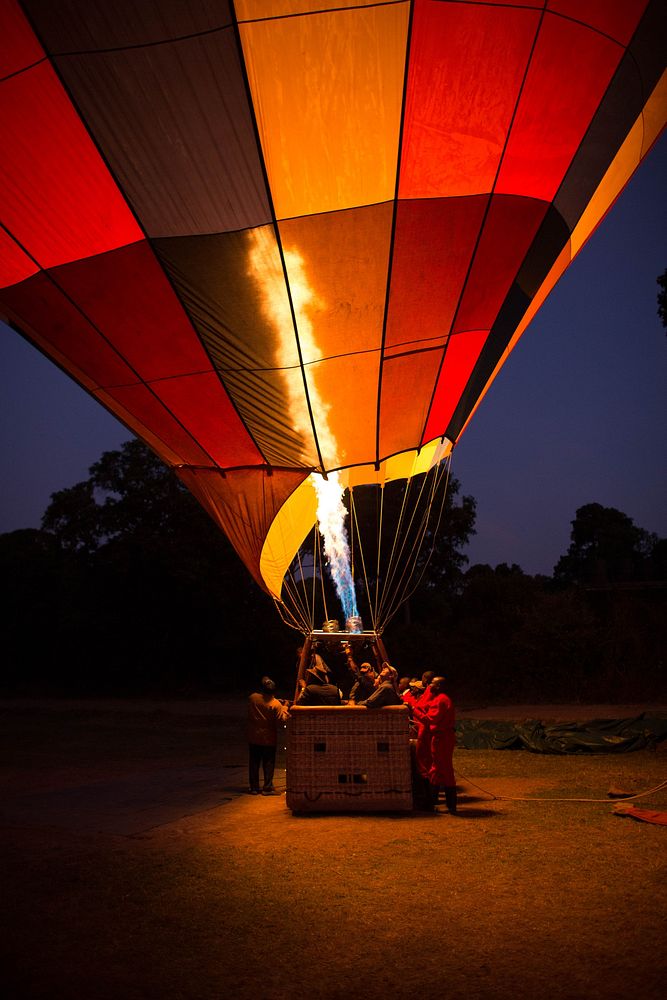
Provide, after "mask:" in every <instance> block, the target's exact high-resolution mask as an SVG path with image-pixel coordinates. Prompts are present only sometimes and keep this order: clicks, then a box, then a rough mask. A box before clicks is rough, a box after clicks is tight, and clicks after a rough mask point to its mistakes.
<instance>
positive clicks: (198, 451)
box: [96, 383, 212, 465]
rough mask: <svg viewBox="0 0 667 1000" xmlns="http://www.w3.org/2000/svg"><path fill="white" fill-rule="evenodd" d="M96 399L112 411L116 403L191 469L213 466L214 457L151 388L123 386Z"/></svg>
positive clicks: (103, 391) (102, 391) (110, 390)
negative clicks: (195, 439) (191, 466)
mask: <svg viewBox="0 0 667 1000" xmlns="http://www.w3.org/2000/svg"><path fill="white" fill-rule="evenodd" d="M96 395H97V396H98V398H99V399H101V400H102V402H103V403H104V404H105V406H108V407H109V409H111V410H114V409H115V403H116V402H118V403H119V404H120V406H121V407H122V408H123V409H124V410H126V411H127V412H128V413H130V414H131V415H132V416H134V417H136V418H137V419H138V420H140V421H141V423H142V424H145V425H146V427H149V428H150V429H151V430H152V431H153V433H154V434H155V435H156V436H157V437H158V438H160V439H161V440H162V441H164V442H165V444H166V445H167V447H169V448H170V449H171V450H172V451H173V452H175V453H176V454H177V455H178V456H179V459H180V461H181V462H184V463H185V464H188V465H190V464H192V465H211V464H212V463H211V458H210V456H209V455H208V454H207V453H206V452H205V451H204V450H203V449H202V448H200V447H199V446H198V444H197V443H196V442H195V441H194V440H193V439H192V437H191V436H190V434H188V432H187V431H186V430H184V428H183V427H181V426H180V424H179V423H178V421H177V420H175V419H174V417H173V416H172V415H171V413H169V411H168V410H167V409H165V407H164V406H163V405H162V403H161V402H160V400H159V399H156V398H155V396H154V395H153V393H152V392H151V391H150V389H149V388H148V387H147V386H145V385H142V384H141V383H140V384H138V385H127V386H120V387H117V388H114V389H108V390H100V391H99V392H98V393H96Z"/></svg>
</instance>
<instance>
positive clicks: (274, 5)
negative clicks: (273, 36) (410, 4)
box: [234, 0, 398, 21]
mask: <svg viewBox="0 0 667 1000" xmlns="http://www.w3.org/2000/svg"><path fill="white" fill-rule="evenodd" d="M396 2H398V0H396ZM376 3H377V0H335V3H332V2H331V0H236V2H235V4H234V7H235V9H236V16H237V18H238V20H239V21H252V20H253V19H255V18H257V19H260V18H265V17H286V16H289V15H290V14H311V13H313V12H314V11H318V10H330V9H331V8H332V7H336V8H341V7H370V6H371V5H373V4H376Z"/></svg>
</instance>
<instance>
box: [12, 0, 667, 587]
mask: <svg viewBox="0 0 667 1000" xmlns="http://www.w3.org/2000/svg"><path fill="white" fill-rule="evenodd" d="M329 8H330V5H328V4H325V3H324V2H316V0H236V2H235V3H234V4H231V3H230V4H229V5H226V4H224V3H219V4H215V5H208V4H200V3H192V4H190V3H183V2H177V0H146V2H144V3H141V4H137V3H136V2H134V0H116V2H115V3H114V4H113V5H109V4H108V3H106V2H103V0H50V2H48V3H47V2H45V0H23V2H22V4H21V5H20V6H19V5H18V3H17V2H16V0H0V28H1V29H2V30H1V36H2V38H3V42H2V60H3V65H2V84H1V89H0V124H1V127H2V135H3V137H4V150H3V156H2V158H1V159H0V179H1V192H2V193H1V194H0V199H1V205H0V220H1V221H2V226H3V228H2V229H1V230H0V311H1V314H2V315H3V316H4V317H5V318H7V319H8V320H9V321H10V322H11V323H12V324H13V325H14V326H15V327H16V328H17V329H19V330H20V331H21V332H22V333H23V334H24V335H25V336H27V337H28V338H29V339H30V340H31V341H32V342H33V343H34V344H35V345H36V346H38V347H39V348H40V349H41V350H42V351H44V352H45V353H46V354H48V355H49V356H50V357H51V358H53V360H54V361H55V362H56V363H57V364H59V365H60V366H61V367H63V368H64V369H65V370H66V371H67V372H69V373H70V374H71V375H72V376H73V377H74V378H75V379H77V380H78V382H79V383H80V384H81V385H82V386H83V387H84V388H86V389H87V390H88V391H89V392H90V393H92V394H93V395H94V396H95V397H96V398H97V399H98V400H99V402H100V403H101V404H102V405H104V406H105V407H107V408H108V409H109V410H111V411H112V412H113V413H114V414H115V415H116V416H117V417H118V418H119V419H120V420H121V421H123V422H124V423H125V424H126V425H127V426H128V427H129V428H130V429H131V430H132V431H133V432H134V433H136V434H137V435H139V436H140V437H142V438H143V439H144V440H145V441H147V442H148V443H149V444H150V445H151V446H152V447H153V448H154V449H155V451H156V452H157V453H158V454H159V455H160V456H161V457H162V458H163V459H164V460H165V461H166V462H167V463H168V464H169V465H170V466H172V467H173V468H174V469H175V470H176V472H177V473H178V475H179V476H180V477H181V479H182V480H183V482H184V483H186V485H187V486H188V487H189V488H190V489H191V490H192V492H193V493H194V494H195V495H196V496H197V497H198V499H199V500H200V501H201V503H202V504H203V505H204V507H205V508H206V509H207V510H208V511H209V512H210V513H211V514H212V516H213V517H214V518H215V519H216V520H217V521H218V522H219V523H220V525H221V526H222V527H223V528H224V530H225V531H226V532H227V534H228V535H229V537H230V539H231V541H232V542H233V544H234V545H235V547H236V549H237V551H238V552H239V554H240V555H241V557H242V559H243V560H244V562H245V563H246V565H247V566H248V568H249V569H250V571H251V572H252V573H253V575H254V576H255V578H256V579H257V580H258V581H259V582H260V583H261V584H262V586H264V587H265V588H266V589H267V590H268V591H269V592H270V593H272V594H274V595H275V596H280V590H281V581H282V577H283V574H284V572H285V570H286V568H287V566H288V564H289V562H290V561H291V559H292V556H293V554H294V551H295V549H296V547H297V546H298V545H299V543H300V542H301V540H302V539H303V537H304V535H305V533H306V532H307V530H308V528H309V527H310V526H311V525H312V523H313V520H314V516H315V495H314V491H313V489H312V486H311V484H310V480H309V477H310V474H311V472H313V470H319V471H322V472H330V471H332V470H341V473H342V478H343V482H344V483H349V484H354V483H365V482H380V483H381V482H385V481H386V480H388V479H394V478H400V477H403V476H409V475H412V474H414V473H415V472H422V471H425V470H427V469H428V468H429V467H430V466H431V465H432V464H434V463H436V462H438V461H440V459H441V458H442V457H443V456H444V455H446V454H448V452H449V451H450V450H451V447H452V446H453V445H454V444H455V443H456V442H457V440H458V439H459V437H460V435H461V433H462V431H463V429H464V428H465V425H466V423H467V421H468V420H469V418H470V416H471V414H472V413H473V411H474V409H475V408H476V406H477V405H478V403H479V401H480V400H481V398H482V397H483V395H484V393H485V392H486V391H487V389H488V387H489V385H490V384H491V382H492V381H493V379H494V378H495V375H496V374H497V372H498V370H499V368H500V366H501V365H502V364H503V362H504V361H505V360H506V358H507V357H508V355H509V353H510V352H511V350H512V348H513V347H514V345H515V343H516V341H517V339H518V338H519V336H520V335H521V333H522V332H523V330H524V329H525V327H526V325H527V324H528V322H529V321H530V319H531V318H532V316H533V315H534V313H535V312H536V310H537V309H538V308H539V306H540V304H541V303H542V301H543V300H544V298H545V296H546V295H547V294H548V291H549V290H550V288H551V287H552V286H553V285H554V283H555V282H556V281H557V280H558V277H559V276H560V275H561V274H562V272H563V271H564V269H565V268H566V267H567V265H568V264H569V263H570V261H571V260H572V258H573V257H574V256H575V254H576V253H577V252H578V250H579V249H580V248H581V246H582V245H583V243H584V241H585V240H586V239H587V237H588V236H589V235H590V233H591V232H592V230H593V229H594V227H595V226H596V225H597V223H598V222H599V220H600V219H601V218H602V217H603V215H604V214H605V212H606V211H607V209H608V208H609V206H610V204H611V203H612V202H613V200H614V199H615V197H616V196H617V195H618V193H619V192H620V190H621V189H622V188H623V186H624V184H625V183H626V182H627V180H628V179H629V177H630V176H631V174H632V172H633V171H634V169H635V168H636V167H637V165H638V164H639V163H640V161H641V159H642V157H643V156H644V155H645V153H646V152H647V150H648V149H649V148H650V146H651V145H652V143H653V142H654V140H655V138H656V137H657V135H658V134H659V133H660V130H661V128H662V127H663V124H664V120H665V90H666V87H665V76H664V46H663V45H662V39H663V38H664V18H665V7H664V4H663V3H661V2H648V3H647V2H645V0H624V2H622V3H621V2H609V3H605V4H601V3H599V2H597V0H577V2H576V3H575V2H574V0H548V2H547V3H546V4H545V5H544V9H542V8H541V7H540V8H539V9H537V7H536V5H535V4H530V3H528V2H525V3H522V2H518V3H513V4H512V5H507V6H506V5H504V4H501V3H494V2H485V3H475V2H465V3H464V2H461V3H457V2H448V3H442V2H436V0H416V2H415V3H414V4H411V3H409V2H407V0H405V2H403V0H399V2H390V3H383V4H374V3H370V2H368V3H366V2H363V0H361V2H359V0H357V2H355V3H354V4H352V3H349V4H348V3H345V2H344V3H341V4H337V5H336V9H335V10H331V9H329Z"/></svg>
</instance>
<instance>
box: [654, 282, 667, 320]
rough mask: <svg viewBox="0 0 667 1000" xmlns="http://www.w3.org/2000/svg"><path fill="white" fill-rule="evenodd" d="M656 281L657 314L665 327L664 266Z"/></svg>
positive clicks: (665, 290)
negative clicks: (657, 289)
mask: <svg viewBox="0 0 667 1000" xmlns="http://www.w3.org/2000/svg"><path fill="white" fill-rule="evenodd" d="M656 281H657V283H658V288H659V291H658V316H659V317H660V322H661V323H662V325H663V326H664V327H666V328H667V268H665V270H664V271H663V272H662V274H661V275H660V277H659V278H656Z"/></svg>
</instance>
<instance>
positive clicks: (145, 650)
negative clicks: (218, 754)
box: [0, 440, 667, 703]
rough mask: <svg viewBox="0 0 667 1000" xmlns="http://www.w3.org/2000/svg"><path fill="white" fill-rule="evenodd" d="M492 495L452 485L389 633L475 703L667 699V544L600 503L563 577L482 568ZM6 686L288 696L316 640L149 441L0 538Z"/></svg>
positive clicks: (402, 659) (411, 668)
mask: <svg viewBox="0 0 667 1000" xmlns="http://www.w3.org/2000/svg"><path fill="white" fill-rule="evenodd" d="M474 526H475V500H474V498H473V497H470V496H465V495H461V486H460V483H458V482H457V481H456V480H453V481H451V482H450V487H449V493H448V498H447V510H446V512H445V518H444V530H443V532H442V534H441V536H440V539H439V541H438V542H437V543H436V545H435V547H434V550H433V557H432V559H431V561H430V563H429V565H428V567H427V568H426V571H425V573H424V576H423V579H422V582H421V584H420V586H419V588H418V590H417V591H416V592H415V593H414V594H413V595H412V597H411V599H410V601H409V603H408V604H407V605H406V607H405V608H404V610H403V611H402V612H401V613H399V614H398V615H397V616H396V618H395V619H394V620H393V621H392V623H391V625H390V627H389V629H388V631H387V633H386V635H385V641H386V645H387V648H388V650H389V652H390V656H391V658H392V659H393V660H394V661H395V664H396V666H397V667H398V669H399V672H400V673H401V674H410V675H413V674H421V672H422V671H423V670H425V669H429V668H432V669H436V670H437V671H438V672H442V673H444V674H445V675H446V677H447V678H448V682H449V685H450V688H451V690H452V692H453V693H454V695H455V696H456V697H457V699H458V700H459V701H464V702H468V703H471V702H475V703H479V702H484V701H490V702H493V701H495V702H499V701H503V700H504V701H514V702H517V701H527V702H533V701H553V700H556V701H572V700H581V701H589V702H594V701H605V702H614V701H619V702H620V701H624V700H643V699H664V698H665V694H666V691H665V663H664V654H665V649H666V648H667V643H665V627H664V622H665V617H666V615H665V612H666V611H667V606H666V600H665V598H666V595H667V583H666V581H667V540H665V539H659V538H657V537H656V536H655V535H652V534H650V533H648V532H646V531H644V530H643V529H641V528H639V527H637V526H636V525H635V524H634V523H633V521H632V519H631V518H630V517H628V516H627V515H626V514H624V513H622V512H621V511H618V510H615V509H614V508H609V507H603V506H601V505H600V504H596V503H590V504H587V505H585V506H584V507H581V508H580V509H579V510H578V511H577V512H576V514H575V517H574V519H573V521H572V533H571V543H570V546H569V548H568V551H567V552H566V553H564V554H563V556H562V557H561V558H560V559H559V561H558V563H557V565H556V566H555V568H554V572H553V574H552V576H550V577H547V576H530V575H528V574H526V573H524V572H523V571H522V570H521V568H520V567H519V566H517V565H516V564H512V565H507V564H501V565H498V566H496V567H491V566H488V565H474V566H470V567H468V566H467V558H466V556H465V546H466V544H467V542H468V540H469V538H470V536H471V535H472V534H473V533H474ZM0 571H1V576H0V579H1V580H2V585H1V586H2V605H3V609H4V612H5V615H4V617H5V622H6V624H5V629H4V635H3V638H4V647H5V648H4V657H3V660H4V663H5V669H4V671H3V674H2V682H1V690H2V693H3V694H5V695H12V694H14V695H17V694H23V695H35V694H58V695H92V694H95V695H121V696H122V695H129V694H147V695H156V694H161V695H181V696H207V695H221V694H228V693H233V692H239V693H241V692H244V691H245V690H247V688H248V686H249V685H251V684H253V683H254V682H255V680H256V678H257V677H259V676H261V675H262V674H264V673H269V674H271V675H272V676H274V677H275V679H276V680H277V681H278V682H279V683H280V684H282V685H283V686H284V688H285V689H286V690H289V687H290V685H291V684H292V683H293V680H294V650H295V647H296V645H297V643H298V641H299V638H300V637H299V634H298V633H296V632H294V631H292V630H290V629H288V628H287V627H286V626H285V625H284V624H283V623H282V622H281V620H280V618H279V617H278V615H277V614H276V612H275V609H274V607H273V604H272V602H271V600H270V599H269V598H268V597H267V595H266V594H264V593H263V592H262V591H261V590H260V588H259V587H258V586H257V585H256V584H255V583H254V582H253V581H252V580H251V579H250V577H249V576H248V574H247V572H246V571H245V569H244V568H243V567H242V565H241V564H240V562H239V560H238V557H237V556H236V554H235V553H234V551H233V550H232V548H231V546H230V544H229V542H228V541H227V539H226V538H225V537H224V535H223V534H222V533H221V532H220V530H219V529H218V528H217V527H216V525H214V523H213V522H212V521H211V520H210V519H209V517H208V515H207V514H205V512H204V511H203V510H202V509H201V508H200V507H199V505H198V504H197V502H196V501H195V500H194V499H193V497H192V496H191V495H190V494H189V493H188V492H187V491H186V490H185V489H184V488H183V487H182V486H181V484H180V483H179V481H178V480H177V479H176V477H175V476H173V474H172V473H171V472H170V471H169V470H168V469H167V468H166V467H165V466H164V465H163V464H162V463H161V462H160V460H159V459H158V458H157V457H156V456H155V455H154V454H153V452H152V451H150V449H149V448H147V447H146V446H145V445H144V444H142V443H141V442H140V441H137V440H133V441H129V442H127V443H126V444H124V445H123V446H122V447H121V448H120V449H119V450H117V451H112V452H105V453H104V454H103V455H102V456H101V458H100V460H99V461H98V462H96V463H95V464H94V465H93V466H92V467H91V469H90V475H89V478H88V479H86V480H85V481H83V482H81V483H77V484H76V485H74V486H72V487H71V488H69V489H65V490H61V491H59V492H57V493H54V494H53V496H52V498H51V502H50V504H49V506H48V508H47V510H46V511H45V513H44V516H43V519H42V527H41V529H24V530H19V531H13V532H9V533H6V534H3V535H0Z"/></svg>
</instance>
